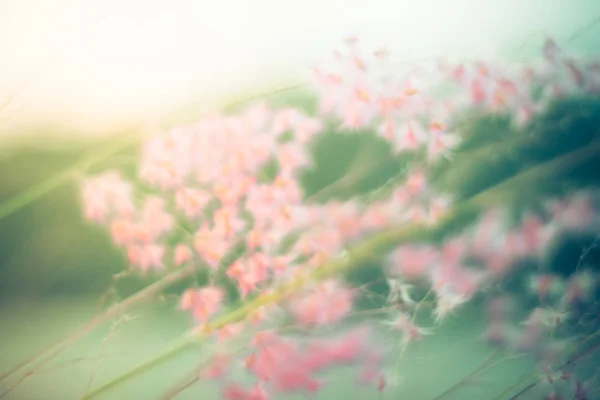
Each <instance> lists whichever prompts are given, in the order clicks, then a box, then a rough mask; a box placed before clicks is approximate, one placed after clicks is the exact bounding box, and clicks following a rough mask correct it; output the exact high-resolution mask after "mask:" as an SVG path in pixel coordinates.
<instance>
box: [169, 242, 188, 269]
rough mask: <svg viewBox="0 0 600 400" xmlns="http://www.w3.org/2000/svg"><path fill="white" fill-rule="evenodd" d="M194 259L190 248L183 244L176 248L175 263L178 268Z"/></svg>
mask: <svg viewBox="0 0 600 400" xmlns="http://www.w3.org/2000/svg"><path fill="white" fill-rule="evenodd" d="M191 258H192V251H191V250H190V248H189V247H187V246H186V245H183V244H179V245H177V247H175V252H174V254H173V263H174V264H175V265H177V266H179V265H181V264H183V263H185V262H186V261H188V260H190V259H191Z"/></svg>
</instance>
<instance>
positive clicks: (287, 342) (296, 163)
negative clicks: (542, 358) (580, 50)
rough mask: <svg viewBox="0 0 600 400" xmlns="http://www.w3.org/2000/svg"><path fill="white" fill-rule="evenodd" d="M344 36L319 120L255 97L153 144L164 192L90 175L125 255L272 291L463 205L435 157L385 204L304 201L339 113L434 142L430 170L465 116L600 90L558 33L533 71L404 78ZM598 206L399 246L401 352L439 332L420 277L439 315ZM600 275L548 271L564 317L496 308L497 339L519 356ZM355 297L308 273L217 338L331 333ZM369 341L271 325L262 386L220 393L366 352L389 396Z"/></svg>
mask: <svg viewBox="0 0 600 400" xmlns="http://www.w3.org/2000/svg"><path fill="white" fill-rule="evenodd" d="M346 44H347V46H348V49H347V52H346V53H340V52H337V53H336V55H335V60H334V61H333V63H332V65H331V68H325V67H319V68H316V69H315V83H316V85H315V86H316V91H317V93H318V96H319V100H320V105H321V108H320V113H319V115H318V116H307V115H305V114H303V113H302V112H300V111H298V110H296V109H293V108H285V109H272V108H270V107H268V106H267V105H266V104H265V103H258V104H253V105H251V106H250V107H248V108H246V109H245V110H243V111H242V112H241V113H239V114H238V115H228V116H226V115H219V114H214V115H210V116H207V117H206V118H204V119H202V120H201V121H199V122H198V123H196V124H193V125H189V126H185V127H179V128H174V129H172V130H170V131H168V132H166V133H163V134H161V135H158V136H156V137H153V138H150V139H149V140H147V141H146V142H145V144H144V146H143V151H142V156H141V160H140V169H139V178H140V180H141V181H142V182H143V183H144V184H145V185H146V186H148V185H149V186H150V187H152V189H153V191H154V192H153V194H149V195H147V196H146V197H140V198H135V199H134V193H137V192H139V188H134V186H133V184H131V183H128V182H126V181H124V180H123V179H122V178H121V176H120V175H119V174H118V173H117V172H107V173H105V174H102V175H99V176H96V177H91V178H89V179H88V180H87V181H86V182H85V183H84V185H83V188H82V196H83V203H84V213H85V216H86V217H87V218H88V219H90V220H92V221H94V222H96V223H99V224H104V225H105V226H107V227H108V229H109V230H110V233H111V235H112V238H113V241H114V242H115V244H116V245H118V246H122V247H124V248H125V249H126V252H127V257H128V260H129V262H130V264H131V265H132V266H134V267H135V268H137V269H138V270H140V271H146V270H148V269H150V268H154V269H163V268H166V267H167V266H168V265H169V264H173V265H174V266H180V265H186V264H187V265H193V266H197V268H199V269H200V268H206V269H207V270H208V271H209V272H210V273H211V274H215V273H217V272H218V271H220V269H221V268H222V269H223V270H224V271H225V275H226V276H227V277H228V278H229V279H231V280H232V281H233V282H235V284H236V285H237V288H238V290H239V293H240V296H241V298H242V299H246V298H247V297H259V296H261V295H262V296H268V295H269V294H272V293H273V291H274V290H276V289H277V288H279V287H281V285H282V284H286V283H289V282H291V281H295V280H296V279H297V278H298V277H305V276H307V274H308V273H310V272H314V271H315V270H318V269H319V268H320V267H321V266H322V265H323V264H324V263H325V262H326V261H327V260H329V259H330V258H333V257H337V256H341V255H343V253H344V250H345V246H347V245H348V244H349V243H351V242H353V241H357V240H360V239H361V238H363V237H364V236H365V235H367V234H369V233H371V232H372V231H376V230H378V229H382V228H385V227H389V226H395V225H400V224H403V223H419V224H435V223H436V222H438V221H439V220H440V219H441V218H442V217H444V215H445V213H446V212H447V210H448V209H449V208H450V206H451V203H452V199H451V198H450V197H448V196H446V195H444V194H440V193H436V192H435V191H434V190H433V189H432V187H431V185H430V184H429V182H428V179H427V173H426V167H427V165H421V164H414V165H410V169H409V171H408V173H407V177H406V179H405V180H404V181H403V182H402V183H401V184H399V185H398V186H397V187H395V188H394V190H393V191H392V192H391V193H390V194H389V196H388V197H387V198H385V199H379V200H377V201H373V202H369V203H364V202H360V201H357V200H350V201H345V202H328V203H324V204H315V203H309V202H306V201H305V198H304V193H303V190H302V188H301V186H300V184H299V183H298V180H297V172H298V171H299V170H300V169H302V168H305V167H307V166H309V165H310V163H311V161H312V160H311V156H310V153H309V150H308V146H307V144H308V143H309V141H310V140H311V139H312V138H313V137H315V136H316V135H319V134H320V133H321V132H322V131H323V126H324V120H325V119H326V118H332V117H333V118H334V119H340V120H341V125H342V127H343V128H346V129H355V128H373V130H374V131H375V132H376V134H377V135H378V136H380V137H382V138H384V139H385V140H387V141H388V142H389V143H390V145H391V146H392V147H393V148H394V149H395V150H396V151H397V152H400V151H413V150H418V149H423V148H424V149H425V151H426V153H427V155H428V157H427V160H428V162H429V163H431V162H435V161H436V160H437V159H439V157H441V156H450V155H451V153H452V150H453V149H454V148H455V147H456V146H457V145H458V144H459V143H460V134H459V132H456V131H454V129H453V128H452V124H453V120H452V118H453V117H454V116H455V115H459V114H461V113H463V112H466V111H470V110H471V111H472V110H475V111H478V112H495V111H499V110H508V111H510V112H512V113H513V114H514V115H515V116H516V117H515V118H516V122H517V123H524V122H525V121H526V120H528V119H529V118H531V117H532V116H533V114H534V113H535V112H538V111H540V110H542V109H543V107H544V106H545V105H546V104H547V102H548V100H549V99H552V98H556V97H557V96H561V95H566V94H572V93H592V92H593V93H595V92H598V90H599V82H600V68H598V66H599V64H598V63H579V62H576V61H574V60H572V59H570V58H568V57H567V56H566V55H565V54H564V53H563V52H562V51H561V50H560V49H559V48H558V46H556V44H555V43H554V42H552V41H547V42H546V44H545V46H544V49H543V60H542V61H543V62H542V63H541V64H540V65H539V66H535V67H534V68H514V67H512V66H506V65H501V64H500V63H489V62H481V61H477V62H474V63H472V64H468V65H467V64H461V63H456V64H452V63H449V62H439V63H437V64H436V65H434V66H433V67H432V68H429V70H427V68H425V67H419V68H414V69H412V70H410V71H408V72H407V73H406V74H405V76H401V77H397V76H396V75H394V74H392V73H391V72H393V69H392V68H391V67H392V65H391V64H390V63H389V60H388V54H387V52H385V51H378V52H376V53H375V54H374V59H373V60H370V59H367V58H366V57H363V56H362V54H361V53H360V51H359V46H358V41H357V40H356V39H355V38H349V39H348V40H347V41H346ZM431 82H434V83H435V85H432V84H431ZM440 82H441V83H446V84H450V85H451V86H452V87H453V90H452V91H451V95H449V96H442V95H440V94H438V91H437V86H436V85H438V84H439V83H440ZM540 88H541V89H544V94H543V96H541V98H539V99H538V98H536V97H535V96H534V92H535V91H536V90H537V89H540ZM270 163H274V164H276V168H275V176H274V177H269V176H265V172H264V171H265V168H264V167H265V166H266V165H268V164H270ZM157 193H158V194H157ZM592 203H593V202H592V197H591V195H590V194H589V193H581V194H576V195H574V196H572V197H570V198H568V199H566V200H565V199H561V200H560V201H557V202H554V203H552V204H549V206H548V207H547V209H546V212H545V213H542V214H539V215H537V214H530V215H527V216H525V217H523V218H521V220H520V221H519V222H518V224H517V225H515V226H509V225H508V224H507V223H506V221H507V218H506V216H505V215H504V213H503V212H501V211H490V212H488V213H487V214H486V215H484V216H483V217H482V218H481V219H480V220H479V221H478V222H477V223H476V224H475V225H474V226H473V227H472V228H471V229H470V230H465V231H464V232H462V233H460V234H458V235H455V236H454V237H453V238H451V239H450V240H447V241H445V242H444V243H442V244H440V245H435V246H434V245H431V244H427V243H408V244H403V245H401V246H399V247H398V248H397V249H396V250H395V251H394V252H392V254H390V255H389V258H388V262H387V265H386V273H387V275H388V276H387V278H388V284H389V287H390V297H389V300H390V301H391V302H392V303H394V304H396V303H398V301H399V300H401V303H402V306H403V307H400V308H399V309H398V310H395V311H394V312H392V313H391V314H392V315H391V322H388V324H389V325H391V327H392V329H395V330H398V331H399V332H400V334H401V341H402V344H403V346H407V345H409V343H410V342H412V341H414V340H418V339H419V338H420V337H422V336H423V335H426V334H430V333H431V330H430V328H424V327H420V326H417V325H416V323H415V322H414V321H415V318H414V317H415V313H416V305H417V302H415V301H414V300H413V299H412V298H411V296H410V293H409V292H410V290H409V288H410V286H409V285H408V282H410V283H411V284H420V285H423V286H425V287H429V288H431V292H432V293H433V294H435V297H436V300H435V308H434V312H433V315H434V317H435V320H436V321H438V322H439V321H441V320H442V319H443V318H445V317H446V316H448V315H449V314H450V313H451V312H452V311H454V310H455V309H456V308H457V307H458V306H460V305H461V304H463V303H465V302H467V301H469V300H470V299H471V298H473V296H475V295H476V294H477V293H480V292H481V291H482V289H484V288H486V287H490V286H491V285H493V284H495V283H498V282H500V281H501V280H502V279H503V278H505V277H506V276H507V275H508V274H509V273H510V272H511V267H513V265H514V263H515V261H517V260H519V259H521V258H524V257H537V256H540V255H541V254H542V253H543V251H544V250H545V248H546V247H547V246H548V244H549V243H550V240H551V239H552V238H553V236H554V233H555V232H556V231H558V230H561V229H586V228H589V227H590V226H592V227H596V228H597V227H598V222H599V221H598V210H596V209H595V208H594V206H593V204H592ZM180 222H184V223H183V224H181V223H180ZM183 225H185V226H186V227H189V226H191V227H192V232H191V233H190V234H187V235H185V237H184V239H182V240H180V241H178V242H177V243H173V241H172V240H169V238H170V237H169V234H170V233H171V232H173V231H174V230H175V229H182V230H185V229H183ZM290 235H295V236H296V240H295V241H293V243H291V245H290V246H289V249H288V251H287V252H285V253H284V252H282V251H281V244H282V242H283V241H284V240H285V239H287V238H289V236H290ZM240 241H241V242H243V243H244V244H245V249H246V251H245V252H244V254H242V255H241V256H239V257H238V258H237V259H236V260H234V261H232V262H231V263H230V264H229V265H223V263H224V261H223V260H224V257H225V255H226V254H228V252H229V250H230V249H231V248H232V246H233V245H234V244H236V243H238V242H240ZM211 282H213V280H212V279H211ZM595 282H596V277H595V276H590V275H585V274H577V275H576V276H573V277H572V278H571V279H570V280H568V281H565V282H562V281H560V279H559V278H557V277H556V276H553V275H551V274H540V275H538V276H537V277H536V278H535V280H534V282H533V283H532V290H534V294H535V295H536V296H538V297H539V298H540V299H542V298H546V297H548V296H550V295H551V293H553V290H554V289H553V288H554V287H559V289H557V291H558V292H559V293H561V296H562V297H561V300H560V302H559V303H560V307H559V309H558V310H554V311H555V312H556V313H561V314H560V316H559V315H558V314H553V313H552V312H551V311H552V310H549V309H546V308H539V309H538V311H536V313H535V315H532V316H531V318H530V319H529V320H528V322H527V323H526V324H525V328H523V329H521V330H518V335H516V336H514V335H513V336H514V338H513V336H510V335H511V334H508V333H506V331H507V330H506V329H505V328H506V327H508V326H510V324H509V322H508V321H507V320H505V319H504V314H503V313H501V312H496V311H497V310H496V311H494V312H493V313H492V316H493V319H492V321H491V323H490V331H489V332H488V338H489V339H492V341H494V342H507V341H511V340H512V341H511V342H510V343H512V344H513V347H514V348H515V349H523V348H528V346H533V345H534V344H539V343H541V341H540V340H539V338H540V337H541V336H540V335H541V334H542V333H543V332H544V329H547V328H549V327H551V326H554V325H555V322H561V321H564V320H565V319H566V318H568V317H567V314H565V313H567V311H568V308H569V305H571V304H573V303H574V302H576V301H585V300H586V299H589V297H590V293H591V292H590V291H591V290H592V289H591V288H592V287H594V285H595ZM561 285H562V286H561ZM561 288H564V289H561ZM354 294H355V289H354V288H350V287H347V286H345V285H344V284H342V283H341V280H340V279H337V278H330V279H328V280H326V281H321V282H312V286H310V287H302V288H298V290H296V291H295V292H294V293H286V294H285V296H283V298H282V302H281V304H278V305H274V304H268V305H265V306H263V307H260V308H258V309H256V310H253V311H252V312H250V313H249V314H248V315H247V316H246V318H245V319H244V320H241V321H238V322H235V323H231V324H229V325H226V326H222V327H219V329H216V330H214V331H211V330H210V329H207V331H206V332H207V333H210V334H213V335H214V337H215V338H216V339H217V340H218V343H220V344H222V343H224V341H225V340H227V339H232V338H237V337H240V336H242V334H243V333H248V332H255V331H259V328H261V327H264V325H268V324H269V325H270V326H271V325H273V324H275V323H276V321H275V319H276V317H277V316H279V315H281V311H285V312H286V315H287V316H288V317H291V319H292V320H293V324H294V326H296V327H297V328H299V329H302V330H303V331H304V332H306V331H311V330H312V331H316V330H318V329H325V328H327V327H331V326H335V325H339V324H340V323H341V322H342V321H344V319H345V318H346V317H347V316H348V315H349V314H350V313H351V312H352V310H353V296H354ZM225 301H226V296H225V293H224V290H223V288H221V287H218V286H216V285H214V284H212V283H211V284H210V285H208V286H206V287H202V288H198V289H195V288H194V289H188V290H187V291H185V292H184V293H183V295H182V297H181V301H180V308H181V309H182V310H185V311H187V312H189V313H190V314H191V315H192V317H193V320H194V321H195V323H196V324H197V325H199V326H200V327H201V328H210V327H211V325H210V323H211V321H213V320H214V318H215V317H217V316H218V315H220V314H221V313H223V312H224V309H225V307H224V303H225ZM509 330H510V329H509ZM513 339H514V340H513ZM370 341H371V339H370V338H369V336H368V335H366V334H365V332H364V331H357V332H351V333H350V334H347V335H343V336H340V337H337V338H334V339H332V340H323V341H310V342H309V343H308V344H307V345H306V346H304V347H299V345H298V341H293V340H291V339H289V338H285V337H284V336H283V335H279V334H276V333H274V331H268V332H266V333H265V332H262V333H261V332H259V333H257V334H256V337H255V340H253V341H251V342H250V343H249V344H248V348H249V349H250V350H251V354H250V355H248V357H247V359H246V363H245V367H246V369H247V370H248V371H249V372H251V374H253V375H254V376H255V377H256V378H257V380H258V382H257V384H256V385H255V386H253V387H251V388H244V387H242V386H239V385H237V384H234V383H231V382H229V383H228V384H227V386H226V387H225V389H224V397H225V398H226V399H231V400H234V399H238V400H241V399H243V400H259V399H266V398H267V397H268V395H269V393H279V392H291V391H295V392H308V393H312V392H315V391H316V390H318V389H319V387H320V386H321V384H322V381H320V380H319V379H317V378H316V377H315V375H316V374H317V373H318V372H321V371H322V370H324V369H327V368H329V367H331V366H334V365H341V364H347V363H354V364H356V363H357V362H359V361H360V362H362V364H363V370H362V372H361V377H362V378H361V379H362V380H363V381H368V382H371V383H373V384H375V385H377V387H378V388H379V389H383V387H384V386H385V380H384V378H383V376H382V374H381V372H380V369H381V367H382V362H383V360H382V358H381V357H380V355H379V353H377V352H376V351H372V350H371V349H372V344H371V343H370ZM232 358H233V356H232V355H231V356H230V355H228V356H223V355H219V356H217V357H215V359H214V360H213V363H212V364H211V366H210V367H209V368H207V370H206V371H204V372H203V374H202V376H203V377H205V378H211V379H220V378H222V377H223V376H224V375H225V374H226V372H227V371H228V366H230V365H233V364H232Z"/></svg>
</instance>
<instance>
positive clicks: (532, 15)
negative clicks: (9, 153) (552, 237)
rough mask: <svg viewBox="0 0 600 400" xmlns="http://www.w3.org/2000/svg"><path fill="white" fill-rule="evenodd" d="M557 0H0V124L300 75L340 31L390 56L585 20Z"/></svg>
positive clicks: (107, 119) (151, 113)
mask: <svg viewBox="0 0 600 400" xmlns="http://www.w3.org/2000/svg"><path fill="white" fill-rule="evenodd" d="M558 3H560V5H559V4H558ZM558 3H557V4H554V5H553V7H552V8H550V7H547V6H546V2H545V1H544V0H535V1H529V2H526V3H523V2H521V1H519V0H503V1H499V0H485V1H484V0H482V1H478V2H473V1H470V0H455V1H452V2H450V1H443V0H423V1H419V2H415V1H400V0H379V1H373V2H367V1H364V0H363V1H356V0H329V1H322V0H321V1H318V0H310V1H297V2H288V1H275V0H254V1H246V0H223V1H205V0H202V1H193V0H178V1H173V2H169V3H165V2H159V1H155V0H145V1H141V0H104V1H74V0H46V1H42V0H38V1H36V0H20V1H7V0H4V1H2V2H0V56H1V57H2V73H1V74H0V104H2V103H3V100H4V99H6V98H8V97H10V96H11V94H13V93H14V92H18V93H16V96H15V99H14V101H11V104H10V107H6V108H5V109H2V110H0V131H5V132H6V131H8V130H11V129H13V128H15V127H16V126H19V125H23V124H25V125H27V124H29V125H31V124H35V123H41V122H53V123H59V124H67V125H69V126H74V127H76V128H77V129H81V130H84V131H90V132H94V131H95V132H105V131H107V130H111V129H114V128H117V127H120V126H122V125H124V124H129V123H136V122H138V121H142V120H146V119H148V118H152V119H161V118H163V117H164V116H166V115H169V114H172V113H173V112H175V111H178V110H180V109H182V108H183V107H185V106H186V105H187V106H188V107H189V104H207V103H208V104H214V103H215V102H218V100H219V99H221V98H225V97H232V96H234V95H240V94H244V93H249V92H254V91H257V90H259V89H260V88H261V87H265V86H273V85H277V83H278V82H290V81H294V80H295V79H302V78H303V77H305V76H306V73H307V71H308V69H309V68H310V67H311V66H312V64H313V63H314V62H315V61H316V60H319V59H323V57H324V55H326V54H327V52H328V51H329V49H331V48H335V47H336V46H337V45H338V44H339V42H340V39H341V38H343V37H345V36H347V35H349V34H357V35H358V36H359V37H360V38H361V39H362V40H363V41H364V42H366V44H367V45H369V46H387V47H388V49H390V50H391V51H392V54H393V55H395V56H397V58H398V59H400V60H414V59H419V58H423V57H432V56H434V55H438V54H442V53H444V52H452V53H454V54H458V55H467V54H474V53H476V52H478V53H481V52H482V51H485V50H486V49H487V48H488V47H490V46H493V47H498V46H500V47H501V48H509V47H510V46H511V45H512V46H513V48H514V47H518V46H519V45H520V44H521V42H522V41H523V40H524V39H526V38H529V39H530V40H529V42H528V43H529V44H530V45H531V46H534V45H535V44H536V41H535V40H536V37H537V38H539V37H540V36H542V35H543V34H546V33H548V34H552V35H554V36H557V37H559V38H560V37H567V36H568V35H569V34H570V33H572V30H573V27H577V26H581V25H583V24H585V23H586V22H588V20H589V18H590V15H589V14H588V13H587V12H586V11H585V10H586V9H587V10H589V9H590V8H589V7H590V6H591V5H592V4H593V3H594V1H593V0H569V1H567V0H560V1H558ZM586 5H587V7H586ZM531 46H530V47H531ZM23 85H24V86H23Z"/></svg>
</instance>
